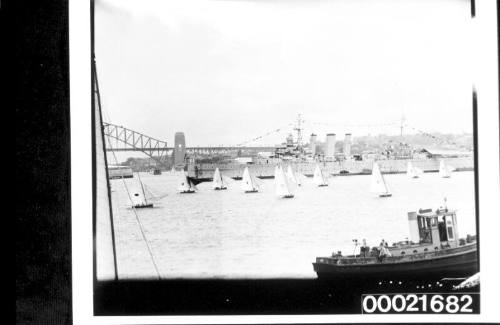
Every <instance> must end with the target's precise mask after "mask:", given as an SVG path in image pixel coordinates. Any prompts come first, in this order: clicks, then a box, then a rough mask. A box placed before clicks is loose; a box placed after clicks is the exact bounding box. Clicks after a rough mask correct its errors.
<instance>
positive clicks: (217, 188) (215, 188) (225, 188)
mask: <svg viewBox="0 0 500 325" xmlns="http://www.w3.org/2000/svg"><path fill="white" fill-rule="evenodd" d="M214 190H216V191H222V190H227V187H224V186H222V187H214Z"/></svg>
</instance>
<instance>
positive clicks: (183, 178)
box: [178, 172, 196, 194]
mask: <svg viewBox="0 0 500 325" xmlns="http://www.w3.org/2000/svg"><path fill="white" fill-rule="evenodd" d="M178 190H179V192H180V193H182V194H184V193H194V192H195V191H196V186H195V185H194V183H193V181H192V180H191V179H190V178H189V177H188V176H187V175H186V173H184V172H183V173H181V174H180V177H179V187H178Z"/></svg>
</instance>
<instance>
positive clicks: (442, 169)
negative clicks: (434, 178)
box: [439, 159, 454, 178]
mask: <svg viewBox="0 0 500 325" xmlns="http://www.w3.org/2000/svg"><path fill="white" fill-rule="evenodd" d="M453 170H454V169H453V168H452V167H451V166H448V165H447V164H446V162H445V161H444V159H441V161H440V162H439V176H441V177H443V178H450V177H451V172H452V171H453Z"/></svg>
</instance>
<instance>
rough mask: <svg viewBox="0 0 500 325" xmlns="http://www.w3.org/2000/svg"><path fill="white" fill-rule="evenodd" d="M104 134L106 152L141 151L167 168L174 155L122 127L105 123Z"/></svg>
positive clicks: (208, 150) (190, 150)
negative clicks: (171, 156)
mask: <svg viewBox="0 0 500 325" xmlns="http://www.w3.org/2000/svg"><path fill="white" fill-rule="evenodd" d="M102 124H103V133H104V136H105V137H106V151H140V152H142V153H144V154H146V155H147V156H149V157H150V158H152V159H153V160H154V161H155V162H156V163H157V164H159V165H160V166H162V165H163V166H165V164H166V162H167V158H168V157H169V156H170V155H172V154H173V152H174V147H168V146H167V142H166V141H163V140H158V139H155V138H153V137H150V136H147V135H145V134H143V133H140V132H137V131H134V130H132V129H129V128H126V127H124V126H121V125H116V124H112V123H108V122H103V123H102ZM259 150H260V151H274V147H271V146H267V147H265V146H262V147H257V146H256V147H250V146H245V147H244V146H219V147H186V148H185V153H186V154H188V155H194V156H196V155H198V154H225V153H230V152H234V151H239V152H242V153H244V154H248V153H251V152H255V151H259Z"/></svg>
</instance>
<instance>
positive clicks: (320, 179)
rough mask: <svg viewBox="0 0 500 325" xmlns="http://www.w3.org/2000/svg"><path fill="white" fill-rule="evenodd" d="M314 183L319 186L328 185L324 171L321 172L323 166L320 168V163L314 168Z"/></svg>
mask: <svg viewBox="0 0 500 325" xmlns="http://www.w3.org/2000/svg"><path fill="white" fill-rule="evenodd" d="M313 183H314V184H316V185H318V186H325V185H328V183H327V182H326V179H325V177H324V176H323V173H322V172H321V168H319V165H316V168H315V169H314V176H313Z"/></svg>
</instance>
